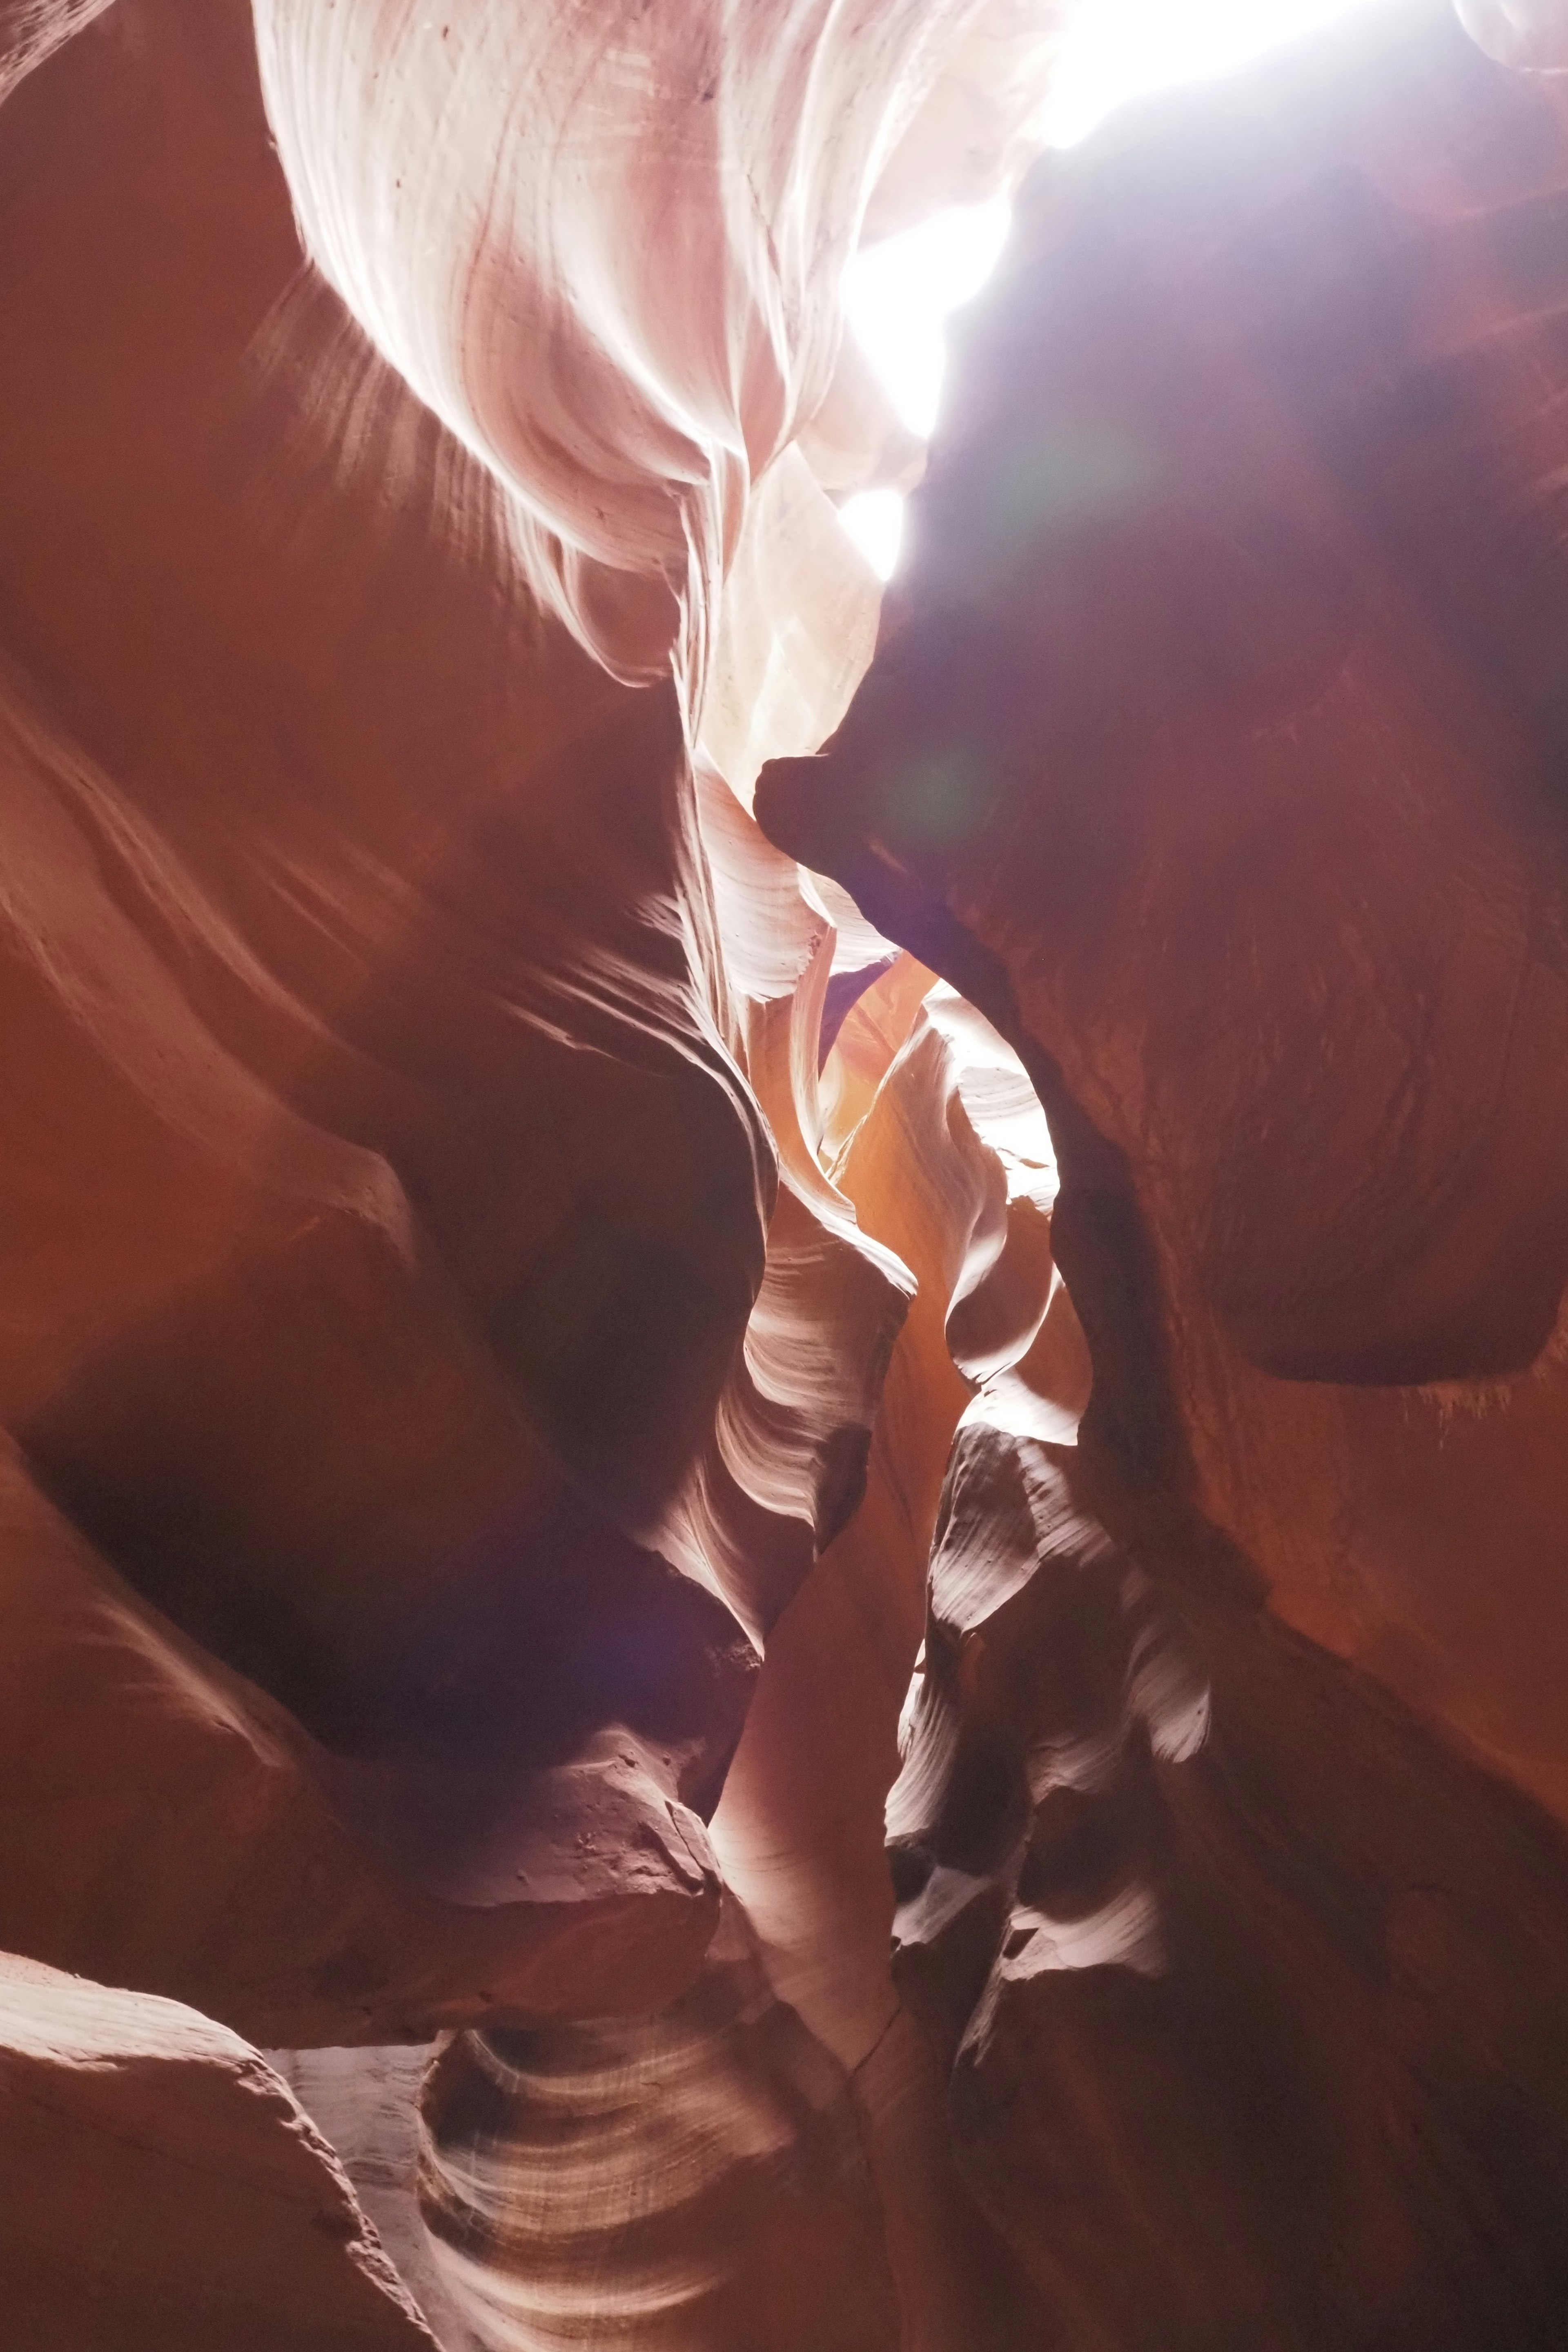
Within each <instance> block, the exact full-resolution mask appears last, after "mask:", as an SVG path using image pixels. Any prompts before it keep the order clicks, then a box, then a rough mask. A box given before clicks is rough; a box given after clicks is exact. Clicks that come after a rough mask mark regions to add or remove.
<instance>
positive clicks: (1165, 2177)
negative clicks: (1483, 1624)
mask: <svg viewBox="0 0 1568 2352" xmlns="http://www.w3.org/2000/svg"><path fill="white" fill-rule="evenodd" d="M1078 1481H1079V1473H1078V1470H1077V1468H1076V1465H1075V1456H1074V1455H1073V1454H1068V1453H1061V1454H1053V1451H1052V1449H1049V1448H1047V1447H1044V1446H1041V1445H1039V1444H1037V1443H1035V1442H1033V1441H1031V1440H1028V1439H1016V1438H1012V1437H1009V1436H1005V1435H1004V1434H1002V1433H998V1432H994V1431H990V1430H974V1431H972V1432H963V1433H961V1435H960V1439H959V1443H958V1445H957V1447H956V1448H955V1450H954V1455H953V1461H952V1468H951V1470H950V1472H949V1476H948V1483H947V1488H946V1493H945V1496H944V1501H943V1516H942V1524H941V1526H940V1528H939V1530H938V1535H937V1540H936V1543H935V1546H934V1548H933V1551H932V1557H931V1584H930V1620H929V1624H928V1631H927V1636H926V1647H925V1661H924V1671H923V1674H922V1675H921V1677H920V1679H919V1685H918V1696H917V1697H916V1700H915V1703H914V1706H913V1708H912V1711H911V1718H910V1728H909V1733H908V1748H907V1754H906V1758H905V1762H904V1769H903V1773H902V1775H901V1777H900V1781H899V1783H898V1785H897V1787H896V1788H895V1789H894V1790H893V1792H892V1795H891V1797H890V1798H889V1808H888V1826H889V1839H890V1842H891V1852H892V1860H893V1871H894V1879H895V1884H896V1885H897V1887H898V1890H899V1894H900V1908H899V1913H898V1919H897V1930H896V1932H897V1937H898V1950H897V1957H896V1961H895V1973H896V1975H897V1978H898V1980H899V1982H900V1987H901V1989H902V1990H903V1991H904V1993H905V1996H906V1998H907V1999H908V2000H910V2003H911V2005H912V2006H913V2007H914V2008H915V2010H916V2011H917V2013H918V2014H919V2016H920V2017H921V2021H922V2023H923V2025H924V2026H925V2028H926V2031H927V2032H928V2034H929V2035H930V2037H931V2042H932V2043H933V2046H934V2047H935V2048H936V2049H937V2050H938V2051H939V2053H941V2056H942V2062H943V2063H944V2064H945V2065H947V2066H948V2067H950V2068H951V2070H952V2071H951V2088H950V2092H949V2109H950V2114H951V2116H952V2126H953V2133H954V2148H955V2153H956V2157H957V2161H958V2164H959V2167H960V2168H961V2170H962V2173H963V2178H964V2179H965V2180H966V2181H967V2182H968V2184H969V2185H970V2187H971V2189H973V2193H974V2195H975V2197H976V2199H977V2200H978V2202H979V2203H980V2205H981V2207H982V2209H983V2210H984V2212H985V2213H986V2214H987V2216H988V2217H989V2218H990V2220H991V2221H993V2222H994V2225H995V2226H996V2228H997V2229H998V2231H1000V2232H1001V2234H1002V2235H1003V2236H1004V2237H1005V2240H1006V2241H1007V2242H1008V2243H1009V2245H1010V2246H1011V2248H1012V2251H1013V2252H1014V2254H1015V2255H1016V2259H1017V2261H1018V2263H1019V2264H1020V2266H1021V2267H1022V2269H1023V2270H1024V2271H1025V2272H1026V2273H1027V2275H1028V2276H1029V2278H1030V2280H1031V2282H1032V2284H1033V2286H1034V2289H1035V2292H1036V2294H1037V2297H1038V2312H1039V2321H1038V2324H1039V2325H1040V2326H1042V2327H1047V2326H1051V2327H1059V2328H1060V2329H1061V2330H1062V2332H1063V2335H1064V2337H1065V2338H1066V2339H1067V2340H1070V2341H1074V2342H1079V2343H1083V2344H1088V2345H1094V2346H1100V2345H1103V2346H1105V2347H1107V2352H1109V2347H1112V2346H1116V2347H1125V2346H1129V2345H1131V2346H1136V2347H1142V2346H1148V2347H1151V2352H1152V2347H1156V2346H1163V2345H1168V2344H1170V2343H1171V2342H1173V2341H1183V2342H1191V2343H1194V2344H1219V2343H1224V2342H1226V2341H1234V2340H1236V2338H1237V2336H1238V2334H1245V2335H1250V2336H1252V2338H1253V2340H1255V2341H1257V2342H1259V2343H1267V2344H1269V2345H1276V2344H1278V2345H1296V2344H1300V2345H1303V2346H1305V2345H1309V2344H1321V2343H1334V2344H1344V2345H1347V2346H1351V2345H1353V2346H1358V2347H1359V2346H1363V2345H1364V2346H1369V2347H1370V2346H1373V2345H1376V2346H1385V2345H1405V2344H1415V2343H1419V2344H1423V2345H1428V2346H1433V2347H1437V2346H1442V2347H1447V2346H1452V2347H1455V2352H1458V2347H1461V2346H1465V2345H1469V2344H1474V2343H1477V2342H1480V2341H1492V2342H1498V2343H1510V2344H1521V2345H1523V2344H1531V2345H1533V2344H1540V2345H1542V2346H1544V2345H1546V2344H1547V2343H1549V2342H1550V2341H1551V2336H1552V2329H1553V2328H1554V2327H1555V2326H1557V2324H1558V2323H1557V2319H1556V2317H1555V2314H1556V2312H1557V2310H1558V2309H1559V2308H1560V2305H1561V2298H1562V2294H1563V2283H1564V2269H1563V2234H1562V2222H1563V2212H1564V2199H1565V2198H1568V2074H1565V2073H1564V2070H1563V2064H1562V2053H1561V2036H1560V2034H1559V2032H1558V2030H1557V2022H1556V2021H1557V2018H1558V2016H1559V2014H1560V2010H1561V1999H1562V1988H1563V1981H1564V1970H1565V1968H1568V1874H1565V1872H1564V1863H1565V1860H1568V1848H1565V1846H1564V1843H1563V1838H1562V1836H1561V1834H1560V1833H1558V1832H1554V1831H1553V1830H1552V1828H1551V1827H1549V1825H1548V1824H1547V1823H1546V1822H1544V1821H1543V1820H1542V1818H1541V1817H1540V1816H1538V1815H1536V1814H1535V1813H1534V1812H1533V1811H1532V1810H1531V1808H1530V1807H1528V1806H1527V1805H1525V1804H1524V1803H1522V1802H1521V1801H1520V1800H1518V1799H1517V1798H1516V1797H1515V1796H1513V1794H1512V1793H1511V1792H1510V1791H1508V1790H1505V1789H1503V1788H1501V1787H1500V1785H1498V1784H1497V1783H1495V1782H1491V1781H1489V1780H1487V1779H1486V1778H1485V1777H1484V1776H1483V1775H1482V1774H1480V1773H1479V1772H1478V1771H1477V1770H1476V1769H1475V1768H1474V1767H1473V1766H1471V1765H1469V1764H1468V1763H1467V1762H1465V1761H1464V1760H1462V1759H1458V1758H1457V1757H1456V1756H1455V1755H1453V1753H1452V1752H1451V1751H1450V1750H1448V1749H1447V1748H1445V1747H1444V1746H1443V1745H1442V1744H1441V1743H1440V1742H1439V1741H1437V1740H1436V1739H1434V1738H1433V1737H1432V1736H1431V1735H1430V1734H1429V1733H1428V1732H1426V1731H1425V1730H1424V1729H1423V1728H1422V1727H1420V1726H1419V1725H1418V1724H1416V1723H1415V1721H1414V1720H1413V1719H1412V1718H1411V1717H1408V1716H1407V1715H1405V1713H1404V1712H1403V1711H1402V1710H1401V1709H1400V1708H1399V1707H1398V1706H1396V1705H1395V1704H1394V1702H1393V1701H1391V1700H1390V1699H1389V1697H1388V1696H1387V1695H1386V1694H1385V1693H1384V1692H1382V1691H1380V1690H1378V1689H1377V1687H1376V1686H1375V1685H1372V1684H1370V1683H1369V1682H1367V1681H1365V1680H1364V1679H1363V1678H1362V1677H1360V1676H1358V1675H1354V1674H1352V1672H1350V1671H1349V1670H1347V1669H1346V1668H1344V1667H1343V1666H1342V1665H1341V1664H1339V1663H1338V1662H1337V1661H1334V1660H1331V1659H1330V1658H1328V1657H1326V1656H1325V1655H1324V1654H1322V1653H1321V1652H1317V1651H1314V1650H1313V1649H1311V1648H1310V1645H1308V1644H1306V1643H1302V1642H1301V1641H1300V1639H1299V1637H1295V1636H1293V1635H1291V1634H1290V1633H1287V1632H1286V1631H1285V1630H1284V1629H1283V1628H1282V1627H1280V1626H1279V1624H1278V1622H1276V1621H1274V1620H1273V1619H1271V1618H1270V1617H1268V1615H1263V1616H1258V1615H1257V1614H1256V1613H1253V1612H1249V1611H1247V1610H1246V1609H1238V1608H1237V1605H1236V1602H1235V1601H1234V1600H1233V1601H1230V1602H1228V1603H1227V1602H1225V1601H1215V1598H1214V1597H1213V1596H1212V1595H1211V1596H1209V1597H1207V1598H1200V1597H1199V1595H1198V1593H1197V1592H1196V1591H1194V1583H1193V1568H1194V1565H1195V1563H1194V1562H1193V1561H1192V1560H1191V1559H1184V1558H1183V1553H1182V1545H1181V1542H1180V1540H1179V1539H1176V1540H1173V1535H1172V1532H1171V1531H1169V1530H1168V1531H1167V1533H1166V1535H1165V1538H1164V1539H1163V1541H1162V1540H1161V1539H1160V1538H1158V1537H1157V1536H1156V1535H1155V1534H1154V1533H1153V1531H1152V1529H1151V1528H1150V1527H1149V1526H1148V1524H1147V1523H1145V1524H1144V1526H1143V1527H1142V1528H1141V1530H1140V1534H1139V1538H1138V1540H1137V1542H1136V1547H1135V1550H1134V1551H1133V1552H1131V1553H1130V1552H1129V1550H1127V1549H1123V1548H1122V1547H1121V1545H1119V1544H1117V1543H1116V1542H1114V1541H1113V1540H1112V1539H1111V1538H1110V1536H1109V1534H1108V1533H1107V1531H1106V1529H1105V1528H1104V1527H1103V1526H1102V1525H1100V1523H1099V1522H1098V1521H1097V1519H1096V1518H1095V1517H1093V1515H1092V1510H1091V1509H1086V1507H1085V1506H1084V1502H1083V1500H1082V1498H1081V1496H1079V1495H1078V1494H1075V1491H1074V1488H1075V1484H1076V1483H1078ZM1494 1971H1495V1972H1496V1973H1495V1974H1494ZM1504 1987H1506V1990H1503V1988H1504Z"/></svg>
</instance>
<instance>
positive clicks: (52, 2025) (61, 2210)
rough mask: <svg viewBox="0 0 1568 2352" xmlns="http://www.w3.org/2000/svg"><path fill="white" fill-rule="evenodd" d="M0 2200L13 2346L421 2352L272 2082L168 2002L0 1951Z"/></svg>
mask: <svg viewBox="0 0 1568 2352" xmlns="http://www.w3.org/2000/svg"><path fill="white" fill-rule="evenodd" d="M0 2198H3V2199H4V2202H5V2226H4V2228H3V2229H0V2307H3V2309H4V2312H5V2323H4V2324H5V2336H6V2340H7V2342H9V2343H12V2344H15V2345H16V2346H17V2347H18V2352H20V2347H23V2346H26V2347H27V2352H170V2347H174V2346H184V2345H192V2346H195V2345H197V2344H201V2345H212V2346H217V2345H223V2346H225V2347H232V2352H278V2347H279V2346H281V2345H285V2344H286V2345H288V2346H289V2347H298V2352H435V2346H436V2339H435V2337H434V2336H432V2335H431V2333H430V2331H429V2329H428V2328H427V2327H426V2325H425V2322H424V2321H423V2319H422V2318H421V2317H420V2315H419V2313H418V2312H417V2310H416V2308H415V2305H414V2304H413V2303H412V2302H411V2301H410V2299H409V2297H408V2295H407V2294H406V2293H405V2290H404V2288H403V2286H402V2284H400V2282H399V2280H398V2277H397V2273H395V2270H394V2269H393V2267H392V2264H391V2263H389V2262H388V2261H387V2259H386V2256H385V2255H384V2253H383V2252H382V2249H381V2246H380V2244H379V2242H378V2241H377V2239H376V2236H375V2233H374V2230H372V2229H371V2228H370V2227H369V2225H368V2224H367V2222H366V2221H365V2217H364V2215H363V2212H362V2211H361V2210H360V2207H359V2205H358V2203H357V2202H356V2200H355V2198H354V2195H353V2190H352V2189H351V2188H350V2186H349V2183H348V2181H347V2179H345V2177H344V2174H343V2170H342V2166H341V2165H340V2164H339V2162H338V2160H337V2158H336V2157H335V2156H334V2155H333V2154H332V2151H331V2148H330V2147H328V2146H327V2143H326V2142H325V2140H324V2139H322V2137H321V2135H320V2133H319V2132H317V2131H316V2130H315V2129H314V2128H313V2127H312V2126H311V2125H310V2122H309V2121H308V2120H307V2118H306V2116H304V2115H303V2113H302V2112H301V2111H300V2107H299V2106H298V2105H297V2104H296V2103H295V2101H294V2100H293V2098H292V2097H291V2096H290V2095H289V2092H288V2090H287V2089H286V2088H285V2087H284V2085H283V2084H282V2083H281V2082H280V2081H279V2078H278V2076H277V2075H276V2074H273V2073H272V2071H271V2069H270V2068H269V2067H268V2066H267V2065H265V2064H264V2063H263V2062H262V2060H261V2059H260V2058H259V2057H258V2054H257V2053H256V2052H255V2051H254V2050H250V2049H247V2046H246V2044H245V2043H244V2042H241V2041H240V2040H239V2039H238V2037H237V2035H235V2034H232V2033H228V2032H225V2030H224V2029H223V2027H221V2026H218V2025H214V2024H212V2023H211V2022H210V2021H208V2020H207V2019H206V2018H205V2017H198V2016H196V2015H195V2012H194V2011H191V2010H188V2009H184V2008H181V2007H180V2006H179V2005H178V2003H176V2002H174V2001H170V2000H149V1999H148V1998H147V1997H146V1996H145V1995H143V1994H140V1993H128V1992H119V1991H110V1990H108V1989H106V1988H105V1987H104V1986H102V1985H98V1984H89V1983H88V1982H86V1981H85V1980H84V1979H81V1978H79V1977H68V1976H64V1975H61V1974H60V1973H58V1971H57V1970H55V1969H46V1968H40V1967H38V1966H37V1965H36V1964H34V1963H32V1962H29V1961H16V1960H14V1959H11V1958H0Z"/></svg>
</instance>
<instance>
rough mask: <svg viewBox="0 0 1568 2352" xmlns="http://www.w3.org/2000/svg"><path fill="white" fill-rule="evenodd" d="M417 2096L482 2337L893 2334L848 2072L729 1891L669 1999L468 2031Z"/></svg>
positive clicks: (618, 2343)
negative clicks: (700, 1961)
mask: <svg viewBox="0 0 1568 2352" xmlns="http://www.w3.org/2000/svg"><path fill="white" fill-rule="evenodd" d="M422 2112H423V2120H424V2152H423V2157H422V2166H421V2196H422V2202H423V2206H424V2210H425V2213H426V2220H427V2221H428V2224H429V2227H430V2230H431V2233H432V2237H433V2240H434V2244H435V2250H436V2254H437V2266H438V2269H439V2272H440V2273H441V2275H442V2277H443V2278H444V2280H445V2281H446V2283H447V2287H448V2290H449V2292H450V2294H452V2297H453V2299H454V2302H455V2303H456V2305H457V2306H458V2309H459V2310H460V2311H463V2312H465V2313H466V2314H468V2315H469V2317H470V2318H471V2322H472V2324H473V2326H474V2327H475V2329H476V2331H477V2332H478V2333H479V2336H481V2338H482V2340H483V2341H484V2342H485V2343H487V2344H489V2345H493V2346H496V2347H502V2346H506V2347H529V2352H543V2347H548V2346H554V2345H572V2344H583V2343H593V2344H598V2345H604V2346H606V2347H615V2352H642V2347H656V2346H657V2347H669V2352H676V2347H679V2348H680V2352H700V2347H707V2346H712V2347H715V2352H742V2347H780V2352H784V2347H794V2346H796V2345H799V2344H803V2343H811V2344H820V2345H822V2346H824V2347H831V2352H879V2347H888V2352H893V2347H897V2345H898V2344H899V2341H900V2336H899V2321H898V2306H897V2303H896V2300H895V2298H894V2294H893V2286H892V2280H891V2277H890V2275H889V2270H888V2266H887V2259H886V2255H885V2253H884V2251H883V2245H882V2231H881V2223H880V2219H879V2213H878V2210H877V2203H876V2200H875V2197H874V2195H873V2193H872V2188H871V2182H870V2178H869V2175H868V2171H867V2168H866V2161H865V2158H864V2156H863V2154H862V2152H861V2148H860V2143H859V2139H858V2134H857V2129H856V2122H855V2115H854V2110H853V2108H852V2106H851V2105H850V2100H849V2095H848V2085H847V2080H846V2078H845V2075H844V2074H843V2072H842V2070H841V2069H840V2068H839V2067H838V2066H837V2065H836V2064H835V2063H834V2062H833V2060H832V2059H831V2058H830V2057H829V2056H828V2054H827V2053H826V2051H825V2050H824V2049H823V2048H822V2046H821V2044H820V2043H819V2042H816V2041H815V2040H814V2039H813V2037H812V2036H811V2034H810V2033H808V2032H806V2030H805V2027H804V2026H803V2025H802V2024H801V2022H800V2020H799V2019H798V2018H797V2017H796V2016H795V2012H794V2011H792V2010H790V2009H788V2008H786V2007H784V2005H783V2004H782V2003H781V2002H779V2001H778V2000H776V1999H775V1998H774V1996H773V1993H772V1992H771V1990H769V1987H768V1983H767V1979H766V1977H765V1976H764V1974H763V1969H762V1968H761V1966H760V1965H759V1962H758V1959H757V1957H756V1951H755V1947H754V1943H753V1940H752V1938H751V1937H750V1936H749V1934H748V1932H747V1930H746V1927H745V1924H744V1919H743V1916H742V1914H741V1913H740V1911H739V1909H738V1908H736V1907H735V1906H731V1907H730V1908H729V1909H728V1910H727V1912H726V1916H725V1921H724V1923H723V1924H722V1925H721V1928H720V1931H719V1934H718V1936H717V1937H715V1939H714V1942H713V1945H712V1947H711V1948H710V1952H709V1955H708V1958H707V1960H706V1962H705V1963H704V1966H703V1970H702V1973H701V1975H700V1978H699V1979H698V1980H697V1982H696V1984H695V1985H694V1986H693V1987H692V1988H691V1990H690V1991H689V1992H688V1993H686V1994H684V1995H683V1996H682V1998H681V1999H680V2000H679V2001H678V2002H677V2003H676V2004H675V2005H674V2007H673V2008H671V2009H668V2010H666V2011H662V2012H661V2013H660V2014H659V2015H658V2016H655V2017H651V2018H647V2019H626V2020H622V2021H616V2022H614V2023H605V2024H600V2025H593V2026H580V2027H576V2028H574V2029H572V2030H570V2031H563V2030H560V2029H553V2030H544V2029H535V2030H533V2031H531V2032H525V2033H524V2032H500V2031H496V2030H491V2029H489V2028H487V2029H486V2030H485V2031H483V2032H475V2033H466V2034H462V2035H459V2036H458V2038H457V2039H456V2040H455V2041H454V2042H450V2043H449V2044H448V2045H447V2049H446V2050H445V2051H444V2052H443V2053H441V2055H440V2056H439V2057H438V2058H437V2061H436V2063H435V2065H434V2067H433V2068H432V2070H431V2072H430V2074H428V2075H427V2077H426V2084H425V2090H424V2095H423V2101H422Z"/></svg>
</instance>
